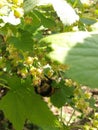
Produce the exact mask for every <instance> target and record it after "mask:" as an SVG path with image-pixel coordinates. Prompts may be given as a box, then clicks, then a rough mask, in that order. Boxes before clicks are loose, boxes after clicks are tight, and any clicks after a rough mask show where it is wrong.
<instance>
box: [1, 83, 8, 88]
mask: <svg viewBox="0 0 98 130" xmlns="http://www.w3.org/2000/svg"><path fill="white" fill-rule="evenodd" d="M0 86H2V87H4V88H8V89H10V88H9V87H8V86H7V85H5V84H2V83H0Z"/></svg>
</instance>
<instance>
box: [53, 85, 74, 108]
mask: <svg viewBox="0 0 98 130" xmlns="http://www.w3.org/2000/svg"><path fill="white" fill-rule="evenodd" d="M60 86H61V87H60V88H58V89H57V90H55V93H54V94H53V95H52V96H51V102H52V103H53V105H55V106H56V107H62V106H63V105H65V103H67V102H68V101H69V98H70V97H71V96H72V95H73V91H74V87H68V86H65V85H64V84H63V83H60Z"/></svg>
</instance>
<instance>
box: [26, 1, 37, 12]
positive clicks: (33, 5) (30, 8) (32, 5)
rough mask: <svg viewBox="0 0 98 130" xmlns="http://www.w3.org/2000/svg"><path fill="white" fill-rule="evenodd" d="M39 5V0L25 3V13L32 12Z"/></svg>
mask: <svg viewBox="0 0 98 130" xmlns="http://www.w3.org/2000/svg"><path fill="white" fill-rule="evenodd" d="M38 3H39V0H26V1H25V2H24V11H25V13H27V12H29V11H31V10H32V9H33V8H34V7H35V6H36V5H37V4H38Z"/></svg>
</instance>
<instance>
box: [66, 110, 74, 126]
mask: <svg viewBox="0 0 98 130" xmlns="http://www.w3.org/2000/svg"><path fill="white" fill-rule="evenodd" d="M74 114H75V110H74V111H73V113H72V115H71V117H70V119H69V121H68V122H67V126H68V125H69V123H70V121H71V120H72V117H73V115H74Z"/></svg>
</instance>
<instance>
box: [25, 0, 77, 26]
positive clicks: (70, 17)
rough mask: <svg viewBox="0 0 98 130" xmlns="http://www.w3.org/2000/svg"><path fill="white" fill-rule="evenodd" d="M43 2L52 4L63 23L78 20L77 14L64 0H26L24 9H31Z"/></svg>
mask: <svg viewBox="0 0 98 130" xmlns="http://www.w3.org/2000/svg"><path fill="white" fill-rule="evenodd" d="M44 4H52V6H53V8H54V10H55V11H56V13H57V15H58V17H59V18H60V20H61V21H62V23H63V24H64V25H71V24H73V23H74V22H76V21H77V20H79V16H78V15H77V14H76V12H75V11H74V9H73V8H72V7H71V6H70V5H69V4H68V3H67V2H66V1H65V0H56V2H55V1H53V0H46V1H45V0H37V1H36V2H35V0H33V1H32V2H31V0H30V1H29V0H27V1H26V2H25V4H24V9H25V11H26V12H27V11H30V10H32V9H33V8H34V7H35V6H40V5H44Z"/></svg>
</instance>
